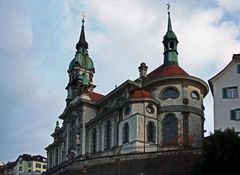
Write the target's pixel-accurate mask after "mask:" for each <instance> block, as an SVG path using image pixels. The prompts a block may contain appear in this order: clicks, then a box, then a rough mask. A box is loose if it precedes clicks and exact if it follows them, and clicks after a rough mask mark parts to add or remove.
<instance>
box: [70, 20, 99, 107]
mask: <svg viewBox="0 0 240 175" xmlns="http://www.w3.org/2000/svg"><path fill="white" fill-rule="evenodd" d="M84 22H85V20H84V18H83V19H82V28H81V33H80V38H79V41H78V43H77V44H76V54H75V57H74V58H73V60H72V61H71V62H70V64H69V68H68V71H67V72H68V74H69V82H68V85H67V87H66V90H67V92H68V93H67V99H66V102H67V105H68V104H69V103H70V102H71V101H72V100H73V99H74V98H75V97H76V96H81V95H82V94H84V93H87V92H88V91H92V90H93V89H94V88H95V87H96V86H95V85H94V84H93V75H94V73H95V68H94V64H93V61H92V59H91V58H90V57H89V54H88V43H87V41H86V39H85V31H84Z"/></svg>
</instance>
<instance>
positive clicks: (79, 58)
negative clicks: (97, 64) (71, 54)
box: [68, 49, 94, 72]
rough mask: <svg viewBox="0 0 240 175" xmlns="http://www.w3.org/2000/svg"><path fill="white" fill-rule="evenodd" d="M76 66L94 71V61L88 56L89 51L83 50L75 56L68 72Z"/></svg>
mask: <svg viewBox="0 0 240 175" xmlns="http://www.w3.org/2000/svg"><path fill="white" fill-rule="evenodd" d="M76 64H79V65H80V66H81V67H82V68H84V69H87V70H92V69H94V64H93V61H92V59H91V58H90V57H89V56H88V53H87V50H85V49H82V50H81V51H78V52H77V53H76V54H75V58H74V59H73V60H72V61H71V62H70V64H69V67H68V71H69V72H70V71H72V70H73V68H74V66H75V65H76Z"/></svg>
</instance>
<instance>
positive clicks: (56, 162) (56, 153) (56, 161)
mask: <svg viewBox="0 0 240 175" xmlns="http://www.w3.org/2000/svg"><path fill="white" fill-rule="evenodd" d="M55 165H58V148H56V150H55Z"/></svg>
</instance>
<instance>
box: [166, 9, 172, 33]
mask: <svg viewBox="0 0 240 175" xmlns="http://www.w3.org/2000/svg"><path fill="white" fill-rule="evenodd" d="M167 32H172V22H171V17H170V11H168V29H167Z"/></svg>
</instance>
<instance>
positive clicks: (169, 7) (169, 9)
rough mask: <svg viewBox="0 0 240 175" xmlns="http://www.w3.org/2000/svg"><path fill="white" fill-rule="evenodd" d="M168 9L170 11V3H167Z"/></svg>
mask: <svg viewBox="0 0 240 175" xmlns="http://www.w3.org/2000/svg"><path fill="white" fill-rule="evenodd" d="M167 10H168V13H170V4H169V3H167Z"/></svg>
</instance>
